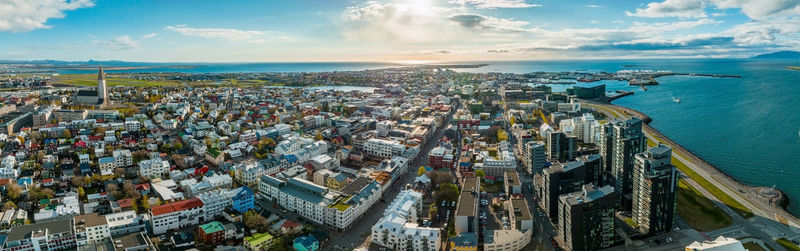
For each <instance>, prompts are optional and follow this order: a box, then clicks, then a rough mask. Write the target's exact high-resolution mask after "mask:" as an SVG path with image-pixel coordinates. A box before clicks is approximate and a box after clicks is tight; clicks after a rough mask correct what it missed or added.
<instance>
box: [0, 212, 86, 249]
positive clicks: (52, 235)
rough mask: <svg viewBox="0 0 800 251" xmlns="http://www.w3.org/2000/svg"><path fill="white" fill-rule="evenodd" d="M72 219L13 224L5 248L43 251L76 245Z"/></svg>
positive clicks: (69, 247)
mask: <svg viewBox="0 0 800 251" xmlns="http://www.w3.org/2000/svg"><path fill="white" fill-rule="evenodd" d="M73 231H74V230H73V227H72V219H71V218H70V219H63V220H57V221H51V222H47V223H34V224H28V225H20V226H13V227H11V229H10V230H8V235H7V236H6V239H5V243H4V244H3V250H19V251H43V250H67V249H72V248H75V247H76V244H75V232H73Z"/></svg>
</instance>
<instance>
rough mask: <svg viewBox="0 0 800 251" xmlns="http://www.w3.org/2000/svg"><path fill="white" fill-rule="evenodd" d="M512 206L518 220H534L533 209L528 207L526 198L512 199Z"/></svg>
mask: <svg viewBox="0 0 800 251" xmlns="http://www.w3.org/2000/svg"><path fill="white" fill-rule="evenodd" d="M511 208H512V210H513V212H514V217H515V218H516V219H517V220H533V217H531V209H530V208H528V202H527V201H525V199H511Z"/></svg>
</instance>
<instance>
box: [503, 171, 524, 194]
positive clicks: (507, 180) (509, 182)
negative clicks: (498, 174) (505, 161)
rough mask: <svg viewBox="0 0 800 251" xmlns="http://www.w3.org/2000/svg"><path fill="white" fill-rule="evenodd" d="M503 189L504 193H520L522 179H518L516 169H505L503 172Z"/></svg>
mask: <svg viewBox="0 0 800 251" xmlns="http://www.w3.org/2000/svg"><path fill="white" fill-rule="evenodd" d="M503 188H504V189H503V190H505V192H506V194H521V193H522V181H521V180H520V179H519V173H517V171H506V172H505V173H503Z"/></svg>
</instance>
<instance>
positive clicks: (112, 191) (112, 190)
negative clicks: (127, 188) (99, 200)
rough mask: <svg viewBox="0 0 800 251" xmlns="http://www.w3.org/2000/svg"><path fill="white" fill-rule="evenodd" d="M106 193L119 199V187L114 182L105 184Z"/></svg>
mask: <svg viewBox="0 0 800 251" xmlns="http://www.w3.org/2000/svg"><path fill="white" fill-rule="evenodd" d="M106 193H107V194H109V195H111V197H114V198H115V199H119V197H120V193H119V187H118V186H117V185H114V184H107V185H106Z"/></svg>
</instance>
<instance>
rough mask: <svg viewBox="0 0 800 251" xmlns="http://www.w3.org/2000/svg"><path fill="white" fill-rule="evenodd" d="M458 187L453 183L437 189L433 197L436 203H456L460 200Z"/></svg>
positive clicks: (443, 184)
mask: <svg viewBox="0 0 800 251" xmlns="http://www.w3.org/2000/svg"><path fill="white" fill-rule="evenodd" d="M458 194H459V191H458V187H457V186H456V185H455V184H453V183H442V184H439V187H438V188H436V191H435V192H434V193H433V197H434V198H435V199H436V201H455V200H456V199H458Z"/></svg>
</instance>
